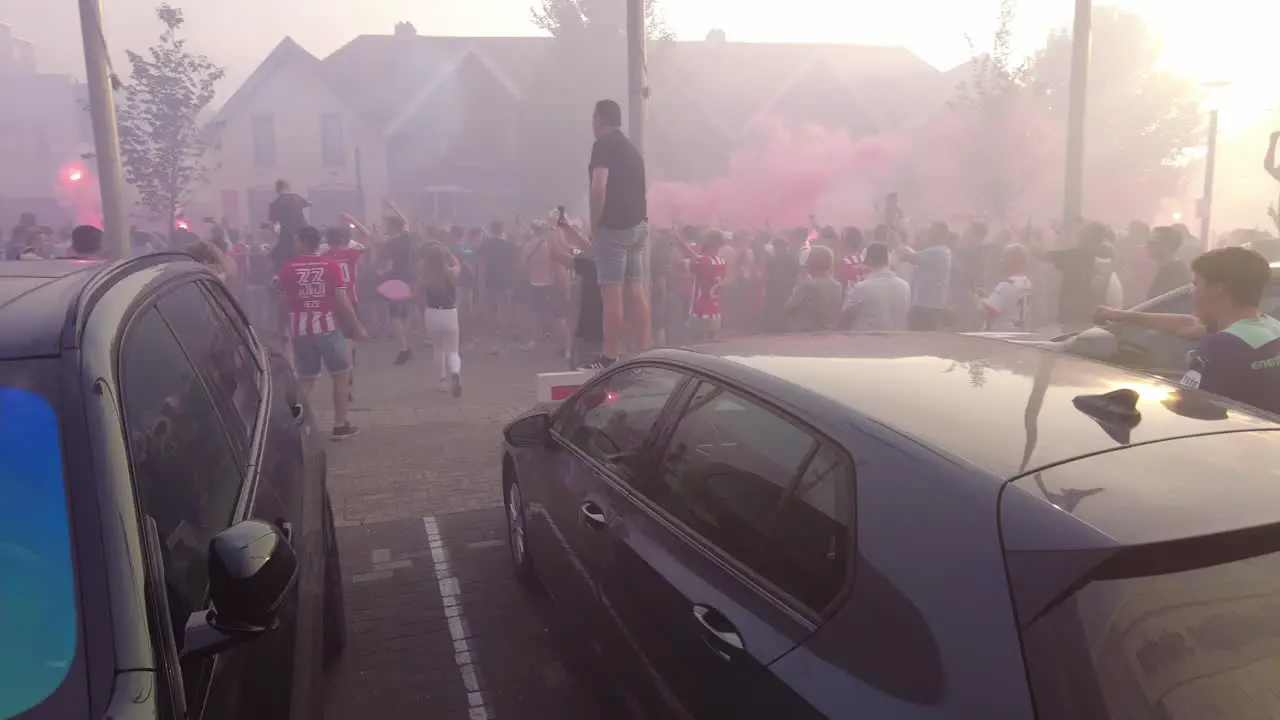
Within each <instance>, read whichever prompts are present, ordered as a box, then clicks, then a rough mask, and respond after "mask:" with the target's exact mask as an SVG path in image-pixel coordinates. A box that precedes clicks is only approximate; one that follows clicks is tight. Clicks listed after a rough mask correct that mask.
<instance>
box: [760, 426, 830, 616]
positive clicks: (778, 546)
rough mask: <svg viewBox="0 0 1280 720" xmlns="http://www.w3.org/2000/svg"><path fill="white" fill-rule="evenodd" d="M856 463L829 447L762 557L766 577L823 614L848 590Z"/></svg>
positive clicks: (808, 473)
mask: <svg viewBox="0 0 1280 720" xmlns="http://www.w3.org/2000/svg"><path fill="white" fill-rule="evenodd" d="M852 494H853V465H852V463H851V462H850V460H849V458H848V456H847V455H845V454H844V453H843V452H840V451H838V450H836V449H835V448H832V447H831V446H829V445H826V444H825V443H824V444H823V445H821V446H820V447H819V449H818V452H817V454H815V455H814V457H813V461H812V462H810V463H809V467H808V468H807V469H806V470H805V473H804V476H803V477H801V478H800V483H799V484H798V485H797V486H796V488H795V491H794V492H793V493H792V494H791V496H790V497H788V498H787V501H786V503H785V504H783V506H782V511H781V512H779V513H778V518H777V521H776V522H775V523H774V525H773V527H772V528H771V530H770V533H769V541H768V542H766V543H765V544H764V550H763V553H762V555H761V564H760V565H761V574H762V575H764V576H765V577H766V578H768V579H769V580H770V581H771V582H772V583H773V584H774V585H777V586H778V587H779V588H781V589H782V590H783V591H785V592H786V593H787V594H788V595H790V596H791V597H793V598H795V599H796V600H798V601H799V602H800V603H801V604H802V605H804V606H805V607H808V608H811V609H812V610H814V611H815V612H821V611H822V610H823V609H824V608H826V607H827V606H828V605H830V604H831V601H832V600H834V599H835V597H836V595H837V594H839V592H840V588H842V587H843V586H844V580H845V574H846V573H847V570H848V566H849V539H850V537H851V536H850V534H849V528H850V526H851V525H852V524H853V503H852V500H853V498H852Z"/></svg>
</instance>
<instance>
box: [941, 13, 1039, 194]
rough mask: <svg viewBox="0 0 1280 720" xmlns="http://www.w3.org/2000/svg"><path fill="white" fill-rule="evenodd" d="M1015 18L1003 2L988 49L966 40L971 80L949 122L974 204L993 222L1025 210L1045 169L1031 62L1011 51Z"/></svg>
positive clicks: (961, 91) (960, 90)
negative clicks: (1026, 198)
mask: <svg viewBox="0 0 1280 720" xmlns="http://www.w3.org/2000/svg"><path fill="white" fill-rule="evenodd" d="M1016 17H1017V2H1016V0H1001V2H1000V14H999V17H998V18H997V22H996V29H995V34H994V36H993V37H992V40H991V46H990V48H989V49H988V50H986V51H982V50H980V49H979V48H978V46H977V44H976V43H974V42H973V40H972V39H970V38H966V40H968V42H969V51H970V58H971V59H970V61H969V79H968V80H967V81H965V82H964V83H961V85H960V86H959V88H957V95H956V98H955V101H954V102H953V103H952V108H951V111H952V112H951V114H950V117H949V118H947V120H948V121H949V122H950V123H951V124H952V125H953V131H954V132H956V133H957V134H958V135H959V137H956V138H955V139H956V140H957V141H959V142H957V144H956V145H955V149H956V150H958V151H959V152H958V155H959V157H958V159H959V160H960V161H961V162H962V163H963V165H964V167H965V168H967V170H966V172H967V173H968V174H969V175H970V177H969V178H968V182H967V185H968V188H969V191H970V192H971V193H972V196H971V198H970V203H971V206H972V207H973V209H975V210H977V211H978V213H979V214H981V215H984V216H986V217H988V218H990V219H1008V218H1010V217H1011V216H1013V215H1015V214H1017V213H1018V212H1019V211H1021V210H1023V209H1024V208H1022V207H1021V205H1020V202H1021V200H1022V199H1023V196H1024V195H1025V194H1026V193H1027V191H1028V190H1029V189H1030V188H1031V187H1032V186H1033V185H1034V179H1035V176H1036V175H1037V174H1039V173H1040V172H1041V171H1042V168H1043V164H1044V152H1045V148H1046V142H1047V137H1046V126H1045V123H1044V122H1043V118H1042V117H1041V113H1040V112H1039V110H1040V107H1041V106H1042V103H1041V98H1040V97H1039V89H1038V88H1037V87H1036V86H1035V85H1033V84H1032V83H1030V82H1029V78H1030V74H1031V71H1032V64H1031V62H1030V61H1029V60H1028V59H1019V58H1017V57H1016V56H1015V54H1014V52H1013V26H1014V21H1015V20H1016ZM956 150H953V153H954V152H955V151H956Z"/></svg>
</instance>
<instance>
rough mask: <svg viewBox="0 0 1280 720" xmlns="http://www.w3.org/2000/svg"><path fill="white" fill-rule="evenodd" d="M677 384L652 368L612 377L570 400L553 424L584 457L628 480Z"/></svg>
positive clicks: (680, 377) (677, 379)
mask: <svg viewBox="0 0 1280 720" xmlns="http://www.w3.org/2000/svg"><path fill="white" fill-rule="evenodd" d="M683 379H684V376H683V375H680V374H679V373H675V372H672V371H670V370H663V369H661V368H656V367H635V368H627V369H625V370H621V371H618V372H616V373H614V374H612V375H610V376H609V377H606V378H603V379H601V381H600V382H597V383H595V384H593V385H592V386H591V387H589V388H587V389H586V390H585V391H584V392H583V393H582V394H580V395H578V396H577V397H575V398H574V399H573V404H572V405H571V406H569V407H568V408H566V409H565V411H564V412H562V413H561V415H560V416H559V417H558V418H557V425H558V427H557V430H558V431H559V432H560V434H561V435H562V436H563V437H564V438H565V440H567V441H568V442H569V443H571V444H573V445H574V446H575V447H577V448H579V449H581V450H582V451H583V452H585V453H586V454H587V455H589V456H591V457H593V458H595V459H597V460H599V461H601V462H603V463H606V464H608V465H610V466H611V467H613V468H614V469H615V470H616V471H617V472H618V473H619V474H620V475H622V476H623V477H631V476H633V475H634V474H635V472H636V471H637V469H638V468H637V467H636V466H635V462H636V460H637V459H638V458H639V456H640V451H641V449H642V448H643V446H644V442H645V438H646V437H647V436H648V435H649V431H650V430H652V429H653V424H654V423H655V422H657V420H658V415H659V414H660V413H661V412H662V408H663V407H664V406H665V405H666V403H667V398H669V397H670V396H671V393H673V392H674V391H675V389H676V388H677V387H679V385H680V382H681V381H682V380H683Z"/></svg>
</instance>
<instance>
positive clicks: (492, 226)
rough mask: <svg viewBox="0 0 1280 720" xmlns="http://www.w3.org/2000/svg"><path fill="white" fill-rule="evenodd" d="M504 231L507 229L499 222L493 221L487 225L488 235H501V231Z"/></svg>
mask: <svg viewBox="0 0 1280 720" xmlns="http://www.w3.org/2000/svg"><path fill="white" fill-rule="evenodd" d="M506 229H507V226H506V225H503V224H502V221H501V220H494V221H493V222H491V223H489V234H490V235H501V234H502V231H504V230H506Z"/></svg>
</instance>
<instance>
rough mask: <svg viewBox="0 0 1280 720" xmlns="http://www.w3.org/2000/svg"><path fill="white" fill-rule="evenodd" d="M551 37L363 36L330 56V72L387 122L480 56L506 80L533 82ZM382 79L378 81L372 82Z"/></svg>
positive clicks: (355, 100) (369, 112) (356, 101)
mask: <svg viewBox="0 0 1280 720" xmlns="http://www.w3.org/2000/svg"><path fill="white" fill-rule="evenodd" d="M551 42H553V40H552V39H551V38H546V37H445V36H438V37H433V36H426V35H360V36H359V37H357V38H355V39H354V40H352V41H351V42H349V43H347V44H346V45H344V46H342V47H340V48H338V49H337V50H335V51H334V52H333V54H331V55H329V57H327V58H325V59H324V68H325V72H326V73H327V74H328V75H329V77H330V79H331V80H332V82H333V83H335V84H336V85H337V86H338V87H339V88H341V89H342V92H343V94H344V96H345V97H347V98H348V99H349V100H350V102H351V103H352V104H353V105H354V106H356V107H357V108H358V109H359V110H360V111H361V112H362V113H363V114H365V115H366V116H368V117H369V118H370V119H372V120H375V121H377V122H378V123H379V124H382V125H384V126H385V125H387V124H389V123H390V122H391V121H392V120H393V119H394V118H396V117H397V115H399V114H400V113H402V112H404V111H405V109H406V107H407V106H408V105H411V104H413V102H414V101H415V100H417V101H418V102H421V99H422V96H423V95H425V94H429V93H430V88H431V87H432V86H437V85H438V84H439V83H440V82H441V80H442V79H443V78H444V77H445V76H446V75H447V74H448V73H450V72H453V71H454V70H456V69H457V68H458V67H459V66H460V65H461V63H462V60H463V58H465V57H467V56H468V55H474V56H475V57H476V58H478V59H479V60H480V61H481V62H483V63H484V64H485V65H487V66H488V67H489V68H490V69H491V71H493V72H494V74H495V76H496V77H498V79H499V80H500V81H501V82H503V83H504V84H506V85H508V86H509V87H511V88H512V89H513V90H514V89H519V88H524V87H526V86H527V85H528V83H529V80H530V75H531V73H532V70H533V68H534V66H535V65H536V60H537V59H538V58H540V57H541V56H542V53H543V52H545V50H546V48H547V47H549V45H550V43H551ZM370 78H377V82H370Z"/></svg>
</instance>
